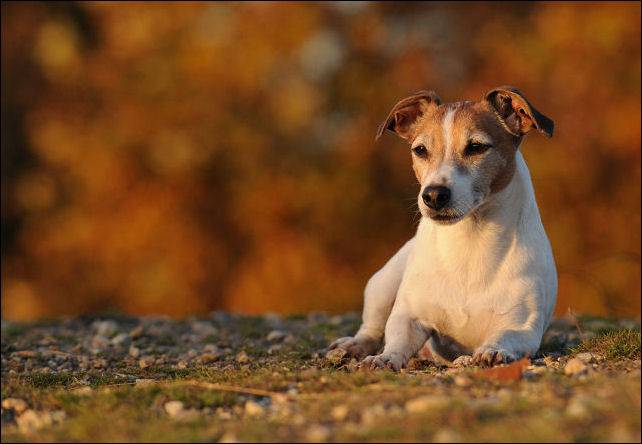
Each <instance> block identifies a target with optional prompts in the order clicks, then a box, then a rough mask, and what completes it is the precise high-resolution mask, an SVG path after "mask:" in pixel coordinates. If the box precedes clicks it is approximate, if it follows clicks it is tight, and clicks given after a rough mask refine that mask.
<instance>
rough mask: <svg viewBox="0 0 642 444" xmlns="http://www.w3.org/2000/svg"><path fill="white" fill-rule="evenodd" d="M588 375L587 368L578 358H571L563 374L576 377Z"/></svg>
mask: <svg viewBox="0 0 642 444" xmlns="http://www.w3.org/2000/svg"><path fill="white" fill-rule="evenodd" d="M586 373H588V366H587V365H586V364H585V363H584V362H582V361H581V360H580V359H578V358H573V359H571V360H570V361H568V362H567V363H566V366H565V367H564V374H565V375H568V376H578V375H582V374H586Z"/></svg>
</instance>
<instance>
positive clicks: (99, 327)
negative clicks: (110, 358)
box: [91, 320, 118, 336]
mask: <svg viewBox="0 0 642 444" xmlns="http://www.w3.org/2000/svg"><path fill="white" fill-rule="evenodd" d="M91 327H92V328H93V329H94V330H95V331H96V334H97V335H99V336H111V335H113V334H114V333H116V330H118V324H116V322H114V321H110V320H107V321H94V322H93V323H92V324H91Z"/></svg>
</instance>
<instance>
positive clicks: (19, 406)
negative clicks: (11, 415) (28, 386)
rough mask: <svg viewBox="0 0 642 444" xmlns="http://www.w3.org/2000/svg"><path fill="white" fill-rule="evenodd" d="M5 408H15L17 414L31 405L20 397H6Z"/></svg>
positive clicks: (3, 405)
mask: <svg viewBox="0 0 642 444" xmlns="http://www.w3.org/2000/svg"><path fill="white" fill-rule="evenodd" d="M2 408H3V409H7V410H9V409H13V411H14V412H16V414H18V415H20V414H21V413H22V412H24V411H25V410H27V409H28V408H29V406H28V405H27V402H26V401H25V400H24V399H20V398H6V399H3V400H2Z"/></svg>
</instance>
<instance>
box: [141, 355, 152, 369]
mask: <svg viewBox="0 0 642 444" xmlns="http://www.w3.org/2000/svg"><path fill="white" fill-rule="evenodd" d="M155 361H156V359H154V358H153V357H151V356H146V357H144V358H141V359H140V361H138V365H139V366H140V368H147V367H149V366H150V365H152V364H153V363H154V362H155Z"/></svg>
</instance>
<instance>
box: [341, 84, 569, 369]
mask: <svg viewBox="0 0 642 444" xmlns="http://www.w3.org/2000/svg"><path fill="white" fill-rule="evenodd" d="M553 127H554V124H553V121H552V120H551V119H549V118H548V117H546V116H544V115H543V114H541V113H540V112H539V111H537V110H536V109H535V108H534V107H533V106H532V105H531V104H530V103H529V102H528V100H526V98H525V97H524V96H523V95H522V94H521V93H520V92H519V91H518V90H517V89H516V88H514V87H510V86H502V87H498V88H495V89H493V90H491V91H489V92H488V93H486V94H485V95H484V96H483V98H482V99H481V100H480V101H465V102H457V103H444V104H442V103H441V100H440V99H439V97H438V96H437V94H435V92H433V91H421V92H418V93H416V94H414V95H412V96H410V97H407V98H405V99H403V100H401V101H400V102H399V103H397V104H396V105H395V106H394V108H393V109H392V111H391V112H390V114H389V115H388V117H387V119H386V120H385V122H384V123H383V124H382V125H381V126H380V128H379V131H378V133H377V137H376V139H379V137H381V135H382V134H383V132H384V131H385V130H390V131H392V132H395V133H397V135H399V136H401V137H402V138H404V139H406V140H407V141H408V142H410V147H411V156H412V166H413V170H414V172H415V176H416V177H417V180H418V181H419V184H420V185H421V187H420V191H419V195H418V198H417V201H418V205H419V211H420V213H421V220H420V222H419V225H418V228H417V232H416V234H415V236H414V237H413V238H412V239H410V240H409V241H408V242H407V243H406V244H405V245H404V246H403V247H401V249H400V250H399V251H398V252H397V253H396V254H395V255H394V256H393V257H392V258H391V259H390V260H389V261H388V262H387V263H386V264H385V265H384V267H383V268H381V269H380V270H379V271H377V272H376V273H375V274H374V275H373V276H372V277H371V278H370V280H369V281H368V283H367V285H366V288H365V300H364V308H363V323H362V325H361V327H360V328H359V330H358V332H357V333H356V335H355V336H354V337H344V338H340V339H337V340H336V341H334V342H333V343H332V344H331V345H330V347H329V349H335V348H339V349H343V350H345V351H346V352H347V355H348V356H352V357H355V358H357V359H363V360H362V362H361V363H360V367H361V368H362V369H379V368H384V369H385V368H388V369H392V370H394V371H399V370H400V369H402V368H404V367H405V366H406V364H407V363H408V361H409V360H410V358H411V357H413V356H414V355H416V354H417V352H418V351H420V350H421V349H422V347H423V346H424V345H425V346H426V347H427V348H428V350H429V352H430V354H431V355H432V356H433V357H434V358H435V360H436V361H446V363H448V362H452V361H453V360H454V359H456V358H457V357H459V356H462V355H468V356H470V355H472V362H473V363H474V364H477V365H484V366H492V365H497V364H501V363H508V362H511V361H514V360H518V359H520V358H522V357H524V356H533V355H534V354H535V353H536V352H537V350H538V349H539V346H540V343H541V340H542V336H543V334H544V332H545V331H546V328H547V327H548V324H549V323H550V321H551V318H552V315H553V310H554V308H555V303H556V299H557V272H556V268H555V261H554V259H553V253H552V250H551V246H550V243H549V240H548V237H547V236H546V232H545V231H544V227H543V225H542V221H541V218H540V215H539V210H538V207H537V203H536V201H535V194H534V190H533V185H532V181H531V178H530V173H529V170H528V168H527V166H526V163H525V162H524V158H523V156H522V154H521V153H520V151H519V148H520V145H521V143H522V141H523V139H524V135H525V134H526V133H528V132H529V131H530V130H532V129H535V130H537V131H539V132H540V133H542V134H544V135H545V136H547V137H552V136H553ZM384 338H385V344H384V347H383V350H381V346H382V343H384Z"/></svg>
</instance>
